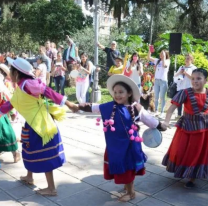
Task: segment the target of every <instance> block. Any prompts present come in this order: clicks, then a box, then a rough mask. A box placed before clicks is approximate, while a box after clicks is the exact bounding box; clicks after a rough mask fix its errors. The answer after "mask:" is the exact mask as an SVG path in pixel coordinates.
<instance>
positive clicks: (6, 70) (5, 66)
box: [0, 64, 10, 76]
mask: <svg viewBox="0 0 208 206" xmlns="http://www.w3.org/2000/svg"><path fill="white" fill-rule="evenodd" d="M0 69H1V70H3V71H4V72H5V73H6V74H7V76H8V75H9V74H10V70H9V67H8V66H7V65H6V64H0Z"/></svg>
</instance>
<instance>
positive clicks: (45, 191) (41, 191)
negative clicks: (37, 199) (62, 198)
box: [36, 188, 57, 196]
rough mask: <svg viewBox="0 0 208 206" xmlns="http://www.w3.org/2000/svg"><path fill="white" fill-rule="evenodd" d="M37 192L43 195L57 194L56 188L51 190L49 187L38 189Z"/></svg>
mask: <svg viewBox="0 0 208 206" xmlns="http://www.w3.org/2000/svg"><path fill="white" fill-rule="evenodd" d="M36 193H37V194H40V195H43V196H57V192H56V190H54V191H51V190H50V189H48V188H45V189H40V190H36Z"/></svg>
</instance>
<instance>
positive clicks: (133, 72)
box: [125, 52, 144, 88]
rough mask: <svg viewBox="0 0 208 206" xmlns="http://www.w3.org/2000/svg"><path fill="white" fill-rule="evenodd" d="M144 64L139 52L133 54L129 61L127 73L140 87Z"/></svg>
mask: <svg viewBox="0 0 208 206" xmlns="http://www.w3.org/2000/svg"><path fill="white" fill-rule="evenodd" d="M143 73H144V72H143V65H142V63H141V62H140V57H139V54H138V53H137V52H134V53H133V54H132V55H131V59H130V61H128V62H127V65H126V71H125V75H126V76H129V77H130V78H131V79H132V80H133V81H134V82H135V83H136V84H137V85H138V87H139V88H140V87H141V76H142V75H143Z"/></svg>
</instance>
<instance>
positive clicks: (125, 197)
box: [118, 192, 136, 202]
mask: <svg viewBox="0 0 208 206" xmlns="http://www.w3.org/2000/svg"><path fill="white" fill-rule="evenodd" d="M135 197H136V193H135V192H134V193H132V194H125V195H123V196H121V197H120V198H119V199H118V200H119V201H120V202H128V201H130V200H133V199H135Z"/></svg>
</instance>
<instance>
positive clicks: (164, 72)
mask: <svg viewBox="0 0 208 206" xmlns="http://www.w3.org/2000/svg"><path fill="white" fill-rule="evenodd" d="M158 60H159V59H157V58H155V59H154V64H155V65H157V62H158ZM165 64H166V65H167V67H163V62H162V60H161V61H160V63H159V64H158V65H157V67H156V69H155V79H161V80H163V81H166V82H167V81H168V71H169V67H170V59H166V60H165Z"/></svg>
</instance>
